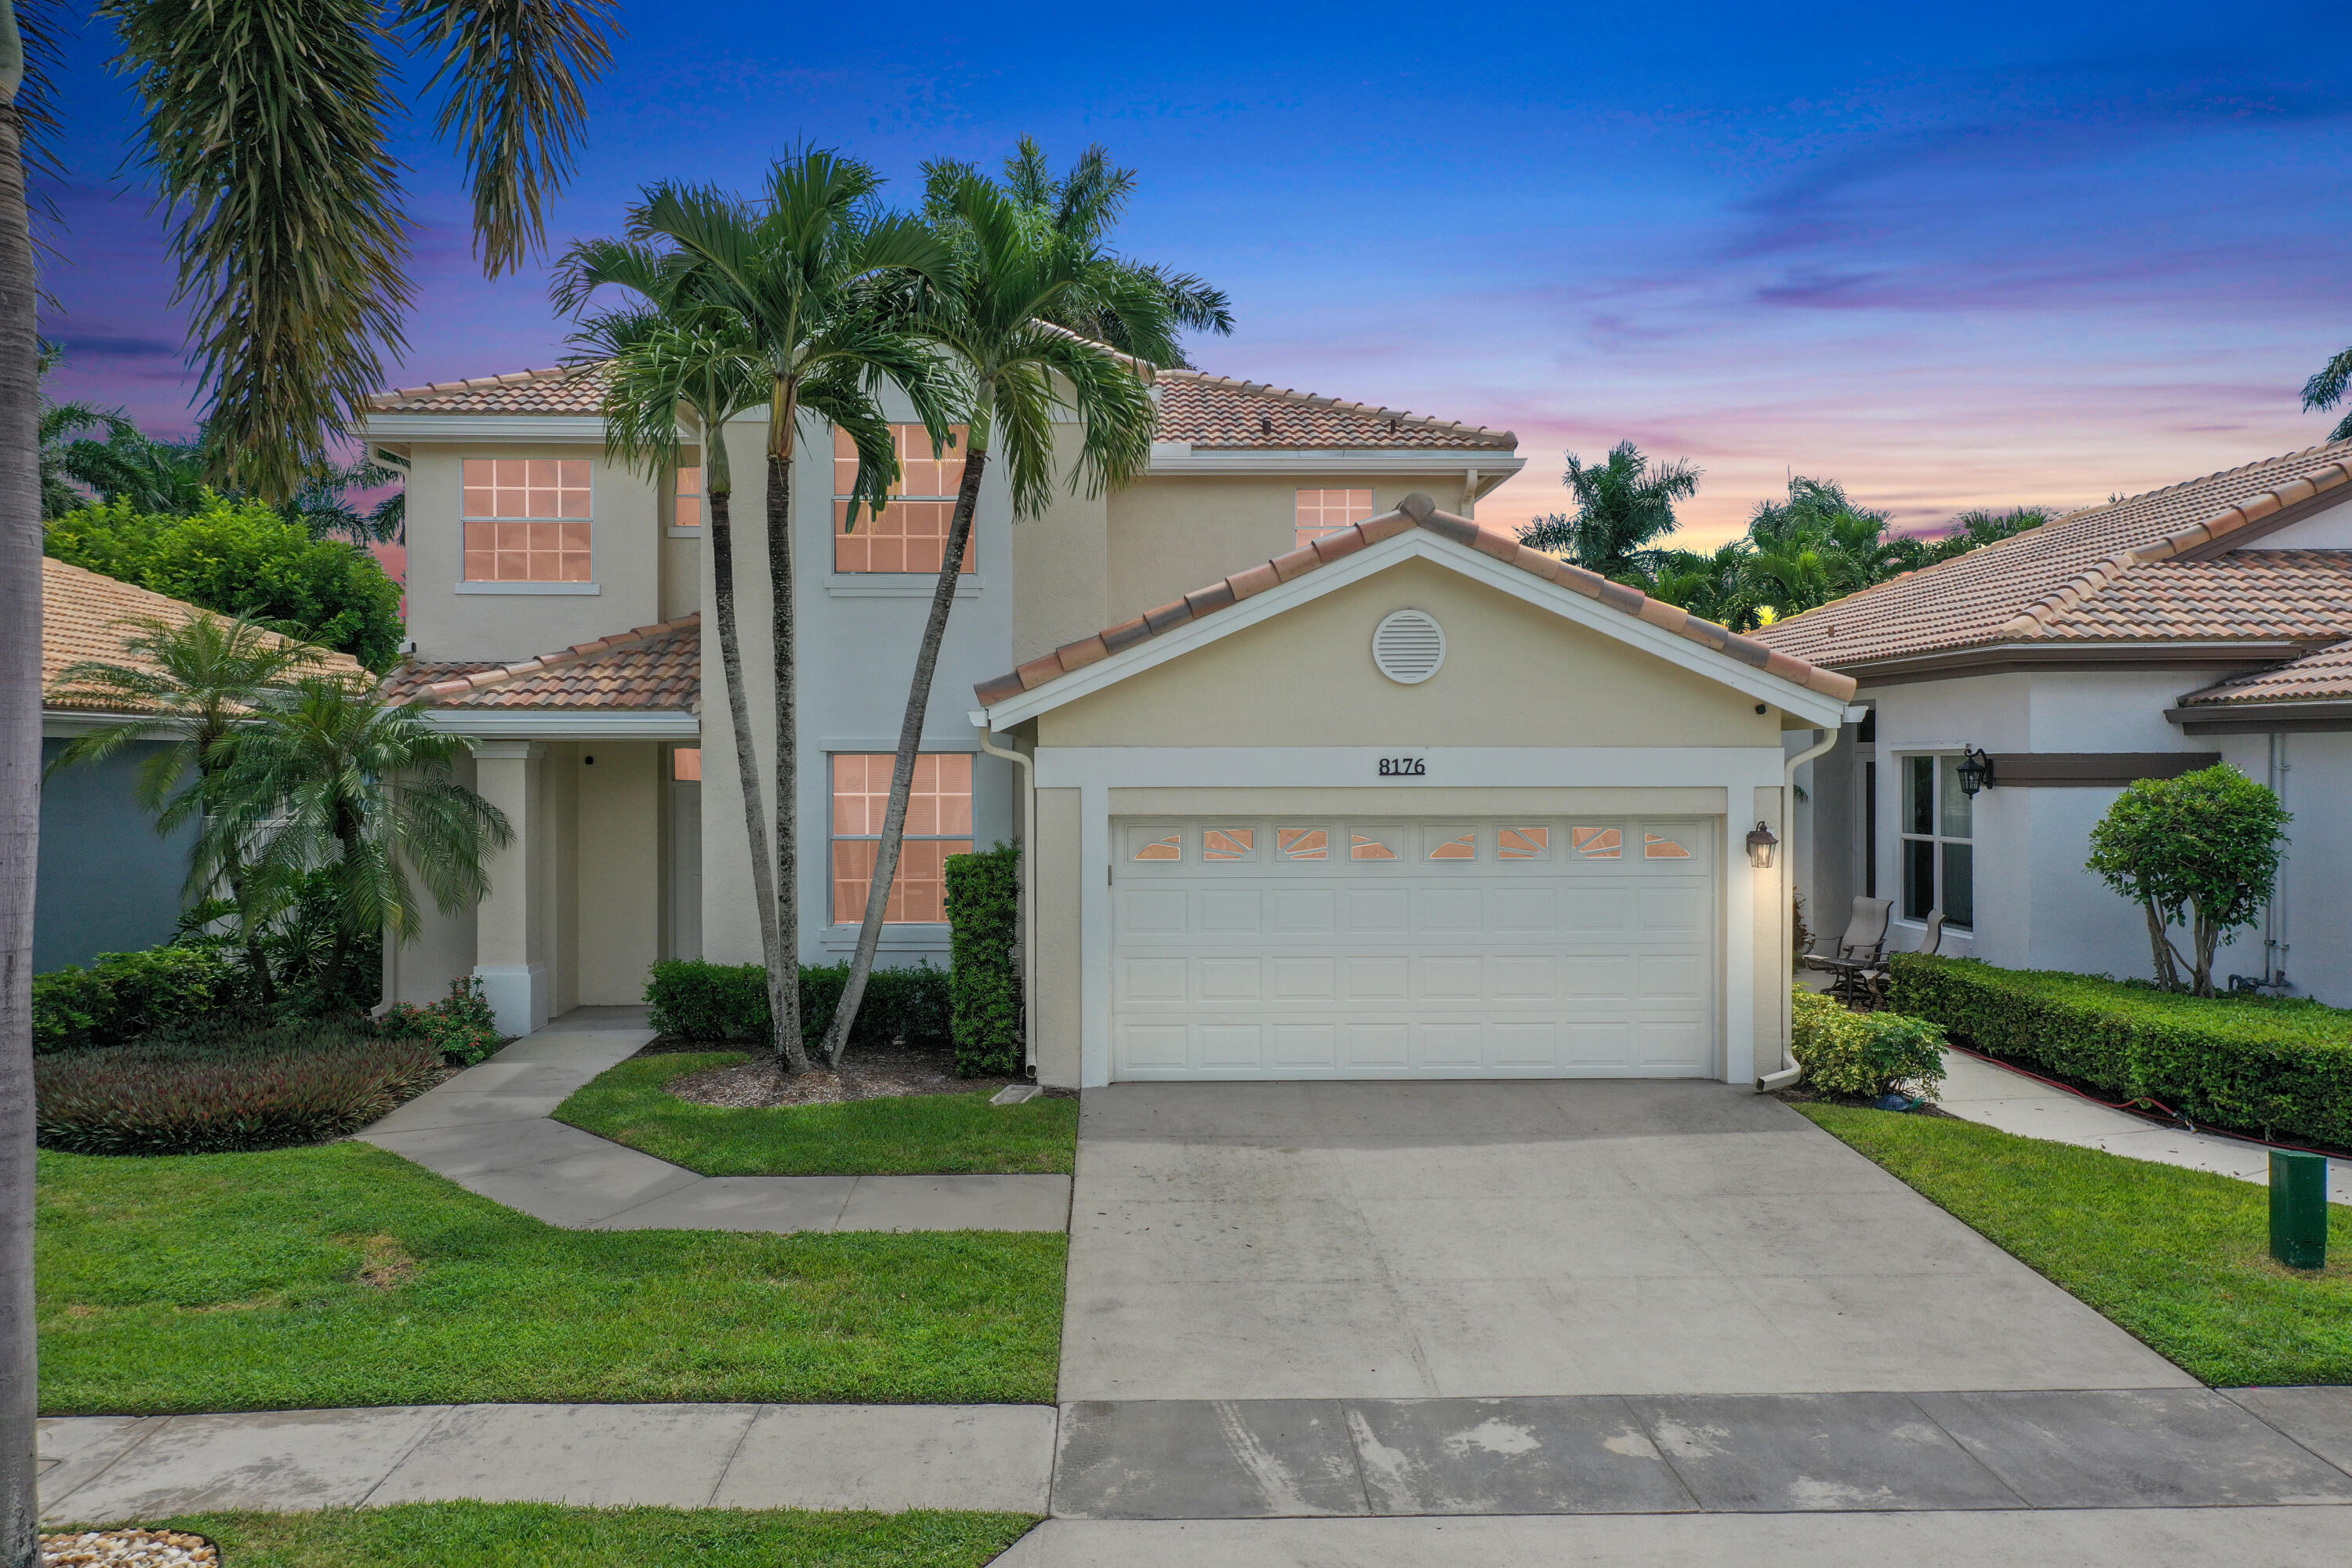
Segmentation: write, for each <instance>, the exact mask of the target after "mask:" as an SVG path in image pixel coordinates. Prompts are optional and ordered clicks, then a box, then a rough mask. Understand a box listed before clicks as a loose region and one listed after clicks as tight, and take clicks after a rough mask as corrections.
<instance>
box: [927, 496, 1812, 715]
mask: <svg viewBox="0 0 2352 1568" xmlns="http://www.w3.org/2000/svg"><path fill="white" fill-rule="evenodd" d="M1411 528H1425V529H1427V530H1428V531H1430V532H1432V533H1434V534H1437V535H1439V536H1440V537H1442V538H1445V539H1450V540H1453V541H1454V542H1455V543H1457V544H1466V545H1469V546H1470V547H1471V548H1472V549H1474V550H1477V551H1481V552H1485V553H1486V554H1488V555H1491V556H1494V557H1495V558H1496V560H1498V561H1507V562H1509V563H1511V564H1512V565H1514V566H1516V567H1517V568H1518V569H1519V570H1520V571H1522V572H1525V573H1528V574H1530V575H1532V576H1537V577H1541V578H1543V579H1544V580H1545V581H1547V582H1550V583H1557V584H1559V585H1560V586H1562V587H1564V588H1566V589H1568V590H1569V591H1570V592H1571V593H1576V594H1581V595H1584V596H1585V597H1586V598H1588V599H1598V600H1600V601H1601V603H1602V604H1604V605H1608V606H1609V607H1610V608H1612V609H1613V610H1616V611H1619V612H1620V613H1622V614H1624V615H1628V616H1633V617H1634V618H1635V619H1636V620H1643V621H1647V622H1649V623H1650V624H1651V625H1652V626H1662V627H1664V629H1665V630H1667V631H1670V632H1673V633H1674V634H1675V636H1677V637H1688V638H1689V639H1690V640H1691V641H1693V642H1696V643H1702V644H1704V645H1706V647H1711V648H1714V649H1716V650H1717V651H1718V652H1721V653H1727V654H1729V655H1731V657H1732V658H1737V659H1739V660H1741V661H1742V662H1744V663H1747V664H1752V665H1754V666H1755V667H1756V668H1759V669H1761V670H1764V671H1765V672H1766V673H1768V674H1770V675H1776V676H1779V677H1780V679H1783V680H1790V681H1794V682H1796V683H1797V684H1798V685H1801V686H1805V687H1809V688H1811V689H1813V690H1815V691H1819V692H1821V693H1822V694H1823V695H1824V696H1829V697H1835V698H1838V699H1840V700H1843V699H1845V698H1848V697H1851V696H1853V691H1854V682H1853V678H1852V677H1850V676H1844V675H1839V674H1837V673H1835V672H1834V671H1832V670H1827V669H1822V668H1818V667H1816V666H1814V665H1812V664H1810V663H1808V662H1806V661H1805V660H1803V659H1801V658H1791V657H1790V656H1789V655H1787V654H1785V653H1780V652H1776V651H1774V650H1773V649H1770V648H1768V647H1764V646H1763V645H1762V644H1761V643H1759V642H1757V641H1755V640H1754V639H1752V638H1749V637H1741V636H1739V635H1738V634H1737V633H1735V632H1728V631H1726V630H1724V628H1723V627H1721V626H1717V625H1716V624H1715V623H1714V622H1713V621H1703V620H1700V619H1699V618H1698V617H1697V616H1694V615H1692V614H1690V613H1689V612H1688V611H1686V610H1683V609H1679V608H1677V607H1676V606H1675V605H1669V604H1666V603H1664V601H1663V600H1658V599H1653V598H1651V597H1649V596H1648V595H1644V594H1642V593H1640V592H1638V591H1637V590H1635V589H1632V588H1628V587H1626V586H1625V585H1623V584H1620V583H1612V582H1611V581H1610V580H1609V579H1608V578H1606V577H1603V576H1601V575H1600V574H1597V573H1592V572H1587V571H1586V570H1584V569H1583V568H1582V567H1580V566H1571V565H1570V564H1569V563H1567V562H1565V561H1562V560H1560V559H1559V558H1558V557H1557V556H1551V555H1546V554H1544V553H1543V552H1541V551H1537V550H1529V549H1528V547H1527V546H1526V545H1523V544H1521V543H1520V542H1518V540H1517V538H1515V537H1514V536H1512V535H1511V534H1508V533H1505V532H1503V531H1500V530H1498V529H1492V528H1482V527H1480V526H1479V525H1478V524H1477V523H1475V522H1473V521H1470V520H1469V519H1468V518H1464V517H1456V516H1454V514H1453V513H1451V512H1444V511H1439V510H1437V508H1436V504H1435V503H1434V502H1433V501H1432V500H1430V499H1429V498H1428V497H1427V496H1425V495H1420V494H1414V495H1409V496H1407V497H1405V498H1404V500H1403V502H1402V504H1401V505H1399V507H1398V508H1397V510H1394V511H1391V512H1385V513H1383V514H1382V515H1381V516H1379V517H1376V518H1373V519H1372V520H1370V521H1368V522H1360V523H1357V524H1356V525H1354V526H1353V527H1351V528H1343V529H1341V530H1339V531H1338V532H1336V533H1328V534H1325V535H1324V536H1323V537H1322V538H1320V539H1318V540H1317V541H1315V542H1314V543H1312V544H1310V545H1307V546H1305V547H1303V548H1301V549H1297V550H1294V551H1292V552H1290V553H1289V554H1287V555H1277V556H1276V557H1275V558H1274V559H1273V560H1271V561H1265V562H1261V563H1259V564H1257V565H1255V566H1253V567H1251V568H1250V569H1249V570H1247V571H1246V572H1242V573H1238V574H1235V575H1234V576H1231V577H1226V578H1223V579H1221V580H1220V581H1218V582H1214V583H1211V584H1208V585H1207V586H1206V587H1202V588H1197V589H1195V590H1193V591H1192V593H1190V594H1187V595H1184V596H1183V597H1182V598H1181V599H1178V600H1176V601H1175V602H1174V603H1173V604H1168V605H1160V608H1158V609H1156V610H1152V611H1149V612H1147V613H1146V614H1144V615H1141V616H1137V617H1136V618H1135V619H1134V620H1131V621H1128V622H1125V623H1124V624H1122V625H1119V626H1110V627H1108V628H1106V629H1105V630H1103V631H1100V632H1097V633H1096V634H1095V635H1094V636H1093V637H1084V638H1081V639H1080V640H1078V641H1076V642H1074V643H1068V644H1066V645H1064V646H1063V647H1058V648H1055V650H1054V651H1053V652H1052V653H1049V654H1046V655H1045V656H1044V657H1042V658H1033V659H1031V660H1030V661H1029V662H1028V663H1027V664H1024V665H1023V666H1022V667H1021V668H1018V669H1015V670H1013V671H1012V672H1010V673H1009V674H1005V675H1000V676H998V677H997V678H996V679H993V680H983V681H982V682H981V683H980V684H979V685H977V686H975V687H973V688H972V690H973V691H974V692H975V693H976V694H977V695H978V696H979V698H980V700H981V704H982V706H983V707H986V706H990V705H992V704H994V703H998V702H1002V701H1003V700H1006V699H1007V698H1010V697H1015V696H1018V695H1019V694H1021V693H1022V692H1024V691H1034V690H1035V689H1037V688H1038V687H1040V686H1043V685H1045V683H1046V682H1047V681H1049V680H1054V679H1058V678H1059V677H1061V676H1064V675H1066V674H1068V673H1070V672H1071V671H1073V670H1076V669H1083V668H1086V667H1087V665H1090V664H1093V663H1096V662H1097V660H1100V659H1105V658H1109V657H1110V656H1111V655H1112V654H1115V653H1118V652H1121V651H1123V650H1125V649H1127V648H1130V647H1134V646H1135V645H1136V644H1137V643H1139V642H1142V641H1143V640H1145V639H1146V638H1148V637H1158V636H1159V635H1160V633H1162V632H1165V631H1168V630H1169V629H1171V627H1175V626H1182V625H1184V624H1185V623H1186V622H1187V621H1195V620H1199V619H1201V618H1202V617H1203V616H1212V615H1214V614H1215V613H1216V612H1217V611H1219V610H1222V609H1224V608H1225V607H1226V606H1228V605H1234V604H1238V603H1239V602H1241V601H1242V600H1244V599H1247V598H1252V597H1255V595H1259V594H1263V593H1265V591H1266V590H1267V589H1268V588H1271V587H1274V586H1275V585H1276V584H1281V583H1287V582H1289V581H1290V580H1291V579H1292V578H1294V577H1299V576H1303V575H1305V574H1307V573H1309V572H1312V571H1314V570H1315V569H1316V568H1317V567H1318V566H1322V565H1326V564H1328V563H1330V562H1333V561H1337V560H1339V559H1340V558H1341V557H1343V556H1348V555H1353V554H1354V553H1355V552H1357V551H1359V550H1361V549H1363V548H1364V547H1365V546H1366V545H1369V544H1377V543H1378V542H1381V540H1383V539H1392V538H1394V537H1395V536H1396V535H1398V534H1400V533H1402V532H1404V531H1406V530H1407V529H1411Z"/></svg>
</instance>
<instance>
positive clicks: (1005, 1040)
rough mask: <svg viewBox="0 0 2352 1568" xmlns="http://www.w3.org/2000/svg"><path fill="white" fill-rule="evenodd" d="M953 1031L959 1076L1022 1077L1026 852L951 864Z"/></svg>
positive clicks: (1003, 849) (954, 859)
mask: <svg viewBox="0 0 2352 1568" xmlns="http://www.w3.org/2000/svg"><path fill="white" fill-rule="evenodd" d="M948 926H949V931H950V935H949V944H950V945H949V952H950V954H952V956H953V960H954V962H953V964H952V966H951V967H950V970H949V972H948V975H949V978H948V994H949V996H950V999H951V1008H950V1012H951V1018H950V1026H951V1028H952V1029H953V1031H954V1035H955V1052H956V1071H957V1072H958V1073H961V1075H962V1076H964V1077H965V1078H1011V1077H1013V1076H1014V1075H1015V1074H1017V1073H1019V1072H1020V1070H1021V966H1020V965H1019V964H1017V963H1014V962H1013V945H1014V943H1016V942H1019V941H1020V940H1021V851H1020V849H1019V848H1018V847H1014V846H1013V845H1007V844H1000V845H998V846H997V847H995V848H993V849H988V850H983V851H982V852H981V853H979V854H975V855H951V856H950V857H949V858H948Z"/></svg>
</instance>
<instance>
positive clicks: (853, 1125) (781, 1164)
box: [555, 1051, 1078, 1176]
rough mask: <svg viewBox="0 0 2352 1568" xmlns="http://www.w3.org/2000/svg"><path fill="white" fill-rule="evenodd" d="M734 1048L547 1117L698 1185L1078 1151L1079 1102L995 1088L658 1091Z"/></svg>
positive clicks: (1006, 1165) (725, 1060)
mask: <svg viewBox="0 0 2352 1568" xmlns="http://www.w3.org/2000/svg"><path fill="white" fill-rule="evenodd" d="M750 1059H751V1058H750V1057H749V1056H748V1055H747V1054H746V1053H744V1052H741V1051H697V1052H690V1053H689V1052H681V1053H678V1054H676V1055H664V1056H651V1057H638V1058H633V1059H632V1060H629V1061H625V1062H623V1063H622V1064H621V1065H620V1066H618V1067H616V1068H613V1069H612V1070H611V1071H609V1072H606V1073H603V1074H600V1075H599V1076H598V1077H597V1078H596V1079H594V1080H593V1082H591V1083H589V1084H587V1085H585V1086H583V1088H582V1089H580V1091H579V1092H578V1093H576V1094H574V1095H573V1096H572V1098H571V1099H569V1100H565V1101H564V1102H563V1103H562V1105H560V1106H557V1107H556V1108H555V1119H556V1120H557V1121H568V1122H570V1123H571V1124H572V1126H574V1127H578V1128H582V1129H584V1130H585V1131H590V1132H593V1133H595V1134H596V1135H597V1136H598V1137H600V1138H610V1139H611V1140H612V1141H613V1142H615V1143H625V1144H627V1145H628V1146H629V1147H630V1148H632V1149H642V1150H644V1151H645V1152H646V1153H648V1154H653V1155H657V1156H658V1157H660V1158H662V1159H664V1160H667V1161H669V1162H670V1163H673V1164H677V1165H684V1166H685V1167H686V1168H687V1169H688V1170H689V1171H699V1172H701V1173H703V1174H704V1175H706V1176H853V1175H854V1176H869V1175H871V1176H886V1175H888V1176H895V1175H909V1176H936V1175H950V1174H956V1175H961V1174H970V1173H1003V1172H1012V1173H1067V1172H1069V1171H1070V1170H1071V1169H1072V1166H1073V1163H1074V1161H1075V1159H1076V1152H1077V1144H1078V1102H1077V1101H1076V1100H1068V1099H1057V1098H1054V1097H1050V1096H1043V1095H1041V1096H1039V1097H1038V1098H1037V1099H1035V1100H1031V1101H1029V1102H1028V1103H1027V1104H1025V1105H991V1104H989V1103H988V1101H989V1096H990V1094H991V1093H992V1090H987V1089H982V1090H979V1091H977V1092H975V1093H971V1094H911V1095H903V1096H898V1097H894V1098H886V1099H879V1100H850V1101H848V1102H846V1103H845V1104H840V1105H795V1106H784V1107H780V1108H778V1109H775V1110H727V1109H724V1108H721V1107H719V1106H715V1105H690V1104H688V1102H686V1101H685V1100H679V1099H677V1097H676V1096H674V1095H672V1094H670V1093H668V1092H667V1089H665V1087H664V1086H665V1085H667V1084H668V1083H669V1082H670V1081H671V1080H672V1079H679V1078H683V1077H685V1076H686V1075H687V1074H688V1073H695V1072H701V1071H703V1070H704V1069H706V1068H721V1067H732V1066H734V1065H735V1064H736V1063H737V1062H741V1061H748V1060H750Z"/></svg>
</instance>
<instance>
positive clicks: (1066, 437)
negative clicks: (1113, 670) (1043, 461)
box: [1013, 425, 1110, 664]
mask: <svg viewBox="0 0 2352 1568" xmlns="http://www.w3.org/2000/svg"><path fill="white" fill-rule="evenodd" d="M1054 437H1055V439H1054V449H1055V454H1056V456H1057V458H1059V459H1060V462H1061V468H1062V471H1063V472H1065V473H1067V472H1069V471H1071V466H1072V464H1073V462H1074V461H1075V458H1076V451H1077V448H1078V446H1079V433H1078V428H1077V426H1075V425H1057V426H1055V427H1054ZM1109 504H1110V503H1109V500H1108V498H1106V497H1103V496H1098V495H1097V496H1089V495H1087V494H1085V493H1084V492H1083V490H1081V492H1080V493H1079V494H1076V495H1072V494H1071V493H1070V489H1069V486H1068V484H1067V483H1066V482H1064V483H1060V484H1056V485H1055V487H1054V500H1053V504H1052V505H1050V506H1048V507H1047V508H1046V509H1045V511H1044V512H1043V513H1041V514H1040V515H1038V516H1036V517H1024V518H1016V519H1014V520H1013V662H1014V663H1015V664H1019V663H1023V662H1024V661H1026V660H1029V659H1032V658H1036V657H1037V656H1038V655H1039V654H1041V653H1044V652H1045V651H1046V650H1047V649H1049V648H1056V647H1061V646H1062V645H1063V644H1064V643H1066V642H1076V641H1077V640H1078V639H1079V638H1080V637H1091V636H1093V635H1094V634H1095V633H1096V632H1098V631H1100V630H1102V628H1103V627H1104V626H1106V625H1108V598H1107V591H1106V584H1107V583H1108V574H1109V569H1110V567H1109V563H1110V552H1109V540H1108V523H1107V521H1106V516H1107V512H1108V506H1109Z"/></svg>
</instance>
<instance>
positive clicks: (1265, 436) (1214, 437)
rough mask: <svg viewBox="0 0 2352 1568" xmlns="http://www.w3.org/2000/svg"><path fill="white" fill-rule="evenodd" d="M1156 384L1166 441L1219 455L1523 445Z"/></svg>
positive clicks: (1220, 379) (1276, 395)
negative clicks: (1241, 450) (1222, 451)
mask: <svg viewBox="0 0 2352 1568" xmlns="http://www.w3.org/2000/svg"><path fill="white" fill-rule="evenodd" d="M1154 379H1155V380H1156V382H1157V384H1158V385H1159V388H1160V432H1159V438H1160V440H1162V441H1189V442H1191V443H1192V445H1193V446H1195V447H1219V448H1233V447H1257V448H1261V449H1275V450H1299V449H1308V450H1314V449H1320V448H1326V447H1343V448H1356V447H1407V448H1412V447H1443V448H1445V449H1447V450H1465V451H1494V452H1509V451H1514V450H1516V449H1517V447H1518V444H1519V438H1518V437H1517V436H1514V435H1512V434H1511V433H1510V432H1509V431H1508V430H1489V429H1487V428H1486V426H1483V425H1456V424H1454V423H1452V422H1450V421H1447V420H1444V419H1432V418H1429V417H1427V416H1423V415H1419V414H1407V413H1404V412H1402V411H1401V410H1399V409H1394V408H1375V407H1373V406H1372V405H1370V404H1365V403H1347V402H1343V401H1341V400H1340V399H1339V398H1336V397H1318V396H1317V395H1314V394H1313V393H1307V392H1293V391H1291V390H1290V389H1289V388H1287V387H1275V386H1267V385H1264V384H1260V383H1257V382H1251V381H1236V380H1234V378H1233V377H1231V376H1225V375H1204V374H1202V373H1201V372H1199V371H1193V370H1163V371H1160V373H1159V374H1158V375H1157V376H1156V377H1155V378H1154Z"/></svg>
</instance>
